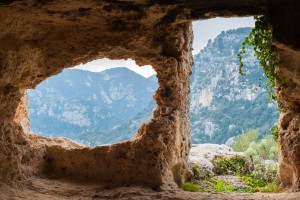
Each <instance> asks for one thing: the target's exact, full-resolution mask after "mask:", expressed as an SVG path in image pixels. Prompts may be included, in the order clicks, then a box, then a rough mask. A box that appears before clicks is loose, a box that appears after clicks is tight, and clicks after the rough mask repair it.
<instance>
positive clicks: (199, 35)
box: [74, 17, 254, 77]
mask: <svg viewBox="0 0 300 200" xmlns="http://www.w3.org/2000/svg"><path fill="white" fill-rule="evenodd" d="M241 27H254V19H253V17H243V18H214V19H208V20H202V21H195V22H193V32H194V42H193V52H192V53H193V55H195V54H197V53H199V52H200V50H201V49H203V48H204V47H205V46H206V45H207V41H208V40H209V39H212V40H213V39H215V38H216V37H217V35H219V34H220V33H221V32H222V31H226V30H229V29H237V28H241ZM115 67H127V68H129V69H131V70H133V71H135V72H136V73H138V74H140V75H142V76H144V77H149V76H151V75H153V74H155V71H154V70H153V68H152V67H151V66H150V65H146V66H142V67H140V66H138V65H137V64H136V63H135V61H134V60H131V59H128V60H110V59H107V58H104V59H99V60H94V61H92V62H89V63H86V64H84V65H83V64H81V65H78V66H75V67H74V68H75V69H82V70H89V71H93V72H101V71H104V70H106V69H110V68H115Z"/></svg>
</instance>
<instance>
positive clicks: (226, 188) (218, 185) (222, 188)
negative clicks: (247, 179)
mask: <svg viewBox="0 0 300 200" xmlns="http://www.w3.org/2000/svg"><path fill="white" fill-rule="evenodd" d="M211 180H212V181H213V183H214V185H213V186H214V189H215V190H216V191H217V192H233V191H234V190H235V189H234V188H233V187H231V186H230V185H228V184H226V183H225V182H224V181H223V180H220V179H211Z"/></svg>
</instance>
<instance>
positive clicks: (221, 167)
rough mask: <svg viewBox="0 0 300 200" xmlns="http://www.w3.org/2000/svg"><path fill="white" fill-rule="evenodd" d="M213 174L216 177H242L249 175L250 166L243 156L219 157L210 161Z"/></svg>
mask: <svg viewBox="0 0 300 200" xmlns="http://www.w3.org/2000/svg"><path fill="white" fill-rule="evenodd" d="M212 163H213V165H214V173H216V174H218V175H227V174H232V175H235V174H238V175H244V174H248V173H250V168H251V164H250V162H249V161H247V160H246V158H245V157H243V156H238V155H236V156H233V157H231V158H227V157H221V158H218V159H215V160H212Z"/></svg>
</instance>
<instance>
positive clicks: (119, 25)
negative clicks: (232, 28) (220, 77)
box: [0, 0, 300, 191]
mask: <svg viewBox="0 0 300 200" xmlns="http://www.w3.org/2000/svg"><path fill="white" fill-rule="evenodd" d="M3 2H4V3H3ZM299 8H300V5H299V3H298V2H296V1H289V2H287V3H286V2H285V4H284V5H282V3H281V1H268V0H258V1H226V2H224V1H223V0H214V1H211V0H207V1H196V0H189V1H180V3H179V2H178V1H161V2H160V1H154V0H143V1H137V0H132V1H129V0H123V1H109V0H103V1H96V0H89V1H83V0H76V1H72V3H70V2H69V1H64V0H59V1H40V0H26V1H15V0H8V1H2V3H0V24H1V25H0V30H1V31H0V115H1V116H0V163H1V165H0V181H1V182H6V183H11V184H20V183H21V182H20V181H18V180H26V179H27V178H28V177H31V176H40V175H43V174H45V173H46V174H48V175H50V176H54V177H63V178H68V179H71V180H76V181H84V182H85V181H88V182H93V181H95V182H102V183H106V184H107V185H108V186H118V185H129V184H141V185H147V186H151V187H152V188H157V187H160V186H167V188H168V187H171V188H172V187H176V184H175V183H176V182H179V181H180V179H182V178H184V177H188V175H189V173H190V172H189V163H188V154H189V149H190V126H189V77H190V74H191V66H192V64H193V60H192V55H191V43H192V39H193V36H192V29H191V21H192V20H198V19H208V18H212V17H217V16H220V17H233V16H249V15H255V14H262V13H267V14H268V15H269V16H270V23H271V24H272V26H273V36H274V44H275V45H276V46H277V47H278V50H279V56H280V59H281V61H282V63H281V65H280V75H281V76H282V78H284V80H287V81H286V82H285V83H284V84H283V85H280V86H279V89H278V94H279V98H280V100H281V101H282V102H283V104H284V106H285V107H286V109H287V110H286V113H285V114H283V117H282V119H281V129H280V146H281V167H280V171H279V178H280V180H281V181H282V183H283V185H284V186H285V187H287V188H292V189H293V190H294V191H296V190H299V187H300V174H299V172H298V171H299V169H300V167H299V166H300V164H299V163H300V157H299V152H300V139H299V138H300V134H299V128H298V126H299V121H298V118H299V112H300V110H299V101H300V99H299V96H298V94H300V91H298V90H299V84H300V83H299V74H300V68H299V67H298V63H299V62H298V60H299V59H300V54H299V46H300V39H299V38H297V36H298V35H299V32H300V30H299V26H298V25H299V23H298V22H297V19H299V12H298V11H297V9H299ZM104 57H107V58H110V59H126V58H132V59H134V60H136V61H137V64H139V65H146V64H150V65H152V66H153V68H154V69H155V70H156V71H157V74H158V81H159V88H158V90H157V91H156V93H155V100H156V102H157V105H158V106H157V108H156V110H155V111H154V115H153V118H152V120H151V121H150V122H148V123H146V124H144V125H142V127H141V128H140V129H139V131H138V133H137V134H136V135H135V137H134V138H133V139H131V140H130V141H128V142H124V143H120V144H116V145H112V146H101V147H95V148H87V147H82V146H79V145H77V144H73V143H72V142H70V141H68V140H63V139H47V138H42V137H39V136H36V135H34V134H31V133H30V127H29V123H28V116H27V115H28V111H27V107H28V106H27V100H26V94H25V90H26V89H29V88H34V87H35V86H36V85H37V84H38V83H40V82H41V81H43V80H45V79H46V78H47V77H50V76H52V75H55V74H57V73H59V72H61V71H62V70H63V69H64V68H67V67H71V66H74V65H76V64H79V63H81V62H83V63H85V62H88V61H92V60H94V59H99V58H104ZM287 172H292V173H290V174H289V175H287ZM287 177H289V178H291V179H289V178H287ZM290 180H291V181H290Z"/></svg>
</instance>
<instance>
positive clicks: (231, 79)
mask: <svg viewBox="0 0 300 200" xmlns="http://www.w3.org/2000/svg"><path fill="white" fill-rule="evenodd" d="M250 31H251V28H240V29H237V30H228V31H226V32H222V33H221V34H220V35H218V36H217V37H216V38H215V39H214V40H213V41H210V42H209V43H208V45H207V46H206V47H205V48H204V49H203V50H202V51H201V52H200V53H199V54H197V55H195V57H194V62H195V64H194V67H193V76H192V84H191V137H192V143H218V144H222V143H225V142H226V141H227V140H228V139H229V138H232V137H234V136H236V135H238V134H240V133H242V131H243V130H247V129H259V132H260V133H261V134H269V133H270V130H269V129H270V128H271V127H272V126H273V125H274V124H275V123H276V121H277V120H278V111H277V110H278V108H277V105H275V104H270V103H269V102H268V94H267V92H266V91H265V89H263V88H259V87H258V85H259V84H261V85H264V84H265V83H266V81H267V80H266V78H265V77H263V72H262V68H261V67H260V66H259V63H258V60H257V59H256V58H255V56H254V50H253V48H252V47H247V51H246V52H247V53H246V54H245V55H244V57H243V61H244V63H245V66H244V72H245V73H246V75H245V76H241V75H240V74H239V72H238V67H239V61H238V57H237V54H238V52H239V51H240V49H241V46H242V43H243V41H244V40H245V38H246V37H247V36H248V35H249V34H250ZM260 78H261V81H259V79H260Z"/></svg>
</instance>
